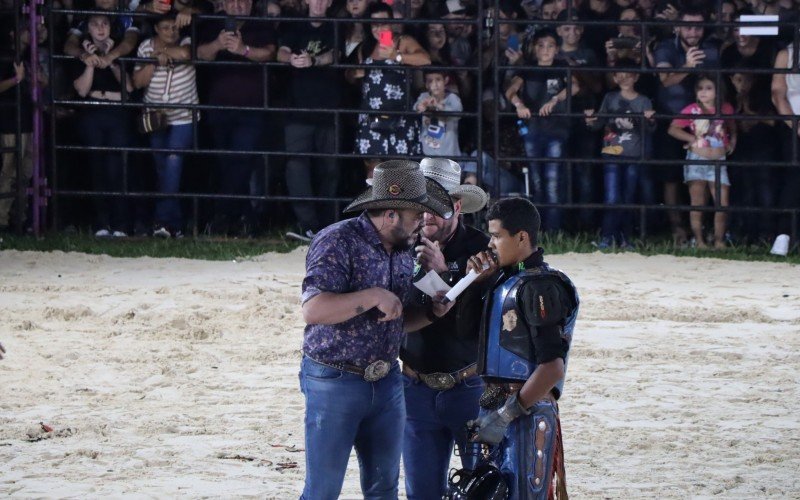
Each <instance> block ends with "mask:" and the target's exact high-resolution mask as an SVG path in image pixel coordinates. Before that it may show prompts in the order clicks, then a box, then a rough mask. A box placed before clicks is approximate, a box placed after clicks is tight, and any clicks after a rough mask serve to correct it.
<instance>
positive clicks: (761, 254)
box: [0, 231, 800, 264]
mask: <svg viewBox="0 0 800 500" xmlns="http://www.w3.org/2000/svg"><path fill="white" fill-rule="evenodd" d="M594 239H596V238H595V237H594V236H592V235H588V234H577V235H576V234H564V233H558V234H555V235H550V234H545V235H543V236H542V239H541V243H540V244H541V246H543V247H544V248H545V250H546V251H547V254H562V253H568V252H576V253H592V252H597V251H598V250H597V248H596V247H595V246H594V245H593V243H592V241H593V240H594ZM299 246H301V244H300V243H298V242H295V241H292V240H287V239H286V238H284V237H283V233H282V232H279V231H276V232H273V233H270V234H268V235H266V236H264V237H260V238H253V239H247V238H244V239H239V238H215V237H204V236H201V237H198V238H197V239H193V238H189V237H187V238H182V239H178V240H175V239H169V240H163V239H157V238H133V237H131V238H125V239H107V238H104V239H100V238H95V237H94V236H92V235H90V234H86V233H83V234H81V233H78V234H65V233H48V234H46V235H44V236H43V237H41V238H34V237H32V236H17V235H13V234H5V235H2V237H0V250H29V251H38V252H49V251H56V250H60V251H62V252H82V253H88V254H105V255H110V256H112V257H156V258H164V257H180V258H185V259H200V260H233V259H237V260H243V259H247V258H248V257H252V256H256V255H261V254H264V253H268V252H279V253H285V252H290V251H292V250H294V249H295V248H297V247H299ZM769 250H770V245H769V244H768V243H767V242H764V243H762V244H761V245H749V246H744V245H740V246H731V247H729V248H728V249H726V250H722V251H715V250H697V249H694V248H675V247H674V246H673V245H672V242H671V240H669V239H667V238H656V237H653V238H649V239H647V240H645V241H641V242H637V244H636V246H635V248H634V249H632V250H626V251H627V252H635V253H639V254H642V255H675V256H681V257H700V258H719V259H729V260H743V261H767V262H788V263H792V264H800V254H799V253H798V251H797V248H796V247H795V248H793V249H792V252H791V253H790V254H789V256H788V257H780V256H777V255H771V254H770V253H769ZM603 252H604V253H622V252H623V250H620V249H615V248H612V249H608V250H603Z"/></svg>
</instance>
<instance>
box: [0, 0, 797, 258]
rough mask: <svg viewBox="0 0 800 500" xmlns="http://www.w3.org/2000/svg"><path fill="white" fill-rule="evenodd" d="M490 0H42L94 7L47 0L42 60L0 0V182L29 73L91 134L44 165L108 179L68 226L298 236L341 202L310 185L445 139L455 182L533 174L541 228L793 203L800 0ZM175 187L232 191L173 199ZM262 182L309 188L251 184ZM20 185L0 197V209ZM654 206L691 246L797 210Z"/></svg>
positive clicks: (76, 138) (72, 126)
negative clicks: (747, 27) (285, 199)
mask: <svg viewBox="0 0 800 500" xmlns="http://www.w3.org/2000/svg"><path fill="white" fill-rule="evenodd" d="M12 4H13V2H10V1H9V0H3V1H1V2H0V8H2V9H6V10H3V12H11V11H10V10H7V9H8V8H9V7H10V6H13V5H12ZM482 4H483V5H484V8H483V9H482V10H479V6H478V5H477V4H476V3H475V2H474V1H473V0H394V1H389V0H383V1H379V0H267V1H263V0H262V1H255V2H254V0H214V1H205V0H166V1H164V0H149V1H148V0H56V1H55V2H53V4H52V5H53V7H54V8H55V9H74V10H93V11H98V12H95V13H93V14H77V13H76V14H67V13H64V12H56V13H54V14H52V15H50V16H48V19H49V21H50V22H51V24H52V25H42V26H41V29H40V31H39V33H38V38H39V41H40V44H41V51H40V53H41V56H40V65H39V67H38V68H31V67H30V64H28V60H27V59H26V58H25V57H24V56H25V54H26V52H27V50H28V49H29V47H28V45H29V40H30V36H29V33H28V31H27V29H28V28H27V25H26V26H25V27H23V28H22V29H21V30H20V33H16V31H15V27H16V25H15V23H14V16H13V15H6V16H5V17H4V18H3V20H2V23H1V24H2V33H0V34H1V35H2V39H3V45H2V54H1V55H0V57H2V59H0V65H1V67H0V105H1V106H4V107H3V108H2V109H3V112H2V119H0V134H2V147H3V148H4V153H3V164H2V165H3V166H2V171H0V193H5V192H11V191H13V190H14V189H15V187H14V186H15V185H16V184H17V183H18V182H21V183H26V182H27V181H28V180H29V178H30V143H31V140H30V132H31V123H30V115H31V112H30V111H31V102H30V97H29V95H27V94H28V92H26V89H28V88H29V87H30V82H31V79H32V78H37V79H38V81H39V83H40V84H41V86H42V87H44V89H45V97H46V99H45V101H46V102H48V103H52V102H53V101H56V104H55V105H52V106H48V108H47V111H48V113H49V115H48V116H49V118H50V119H52V120H54V123H55V125H54V126H53V127H52V130H54V131H55V137H48V138H47V139H48V140H49V141H55V142H56V144H58V145H62V144H73V145H83V146H89V147H92V148H95V149H92V150H89V151H79V150H76V149H75V148H63V149H62V148H56V149H55V150H56V160H57V161H56V162H55V164H56V165H57V171H56V172H55V174H54V175H55V182H56V184H57V186H59V187H60V188H61V189H67V190H69V189H72V190H74V191H93V192H99V193H108V195H106V196H93V197H92V198H91V199H92V204H91V206H88V205H84V204H83V202H82V200H81V199H80V198H79V197H75V198H70V199H69V200H66V201H65V203H64V207H63V209H62V213H63V216H62V219H63V221H61V224H62V226H64V225H70V224H73V225H82V224H87V223H91V224H92V228H93V229H92V231H93V232H94V233H95V234H96V235H97V236H99V237H125V236H127V235H129V234H132V233H135V234H140V235H143V234H148V235H154V236H161V237H177V236H181V235H182V234H183V231H185V230H186V227H187V223H188V219H189V218H190V217H191V218H195V217H196V218H197V219H194V220H193V221H192V222H193V223H194V224H198V223H200V224H201V225H202V227H205V228H206V229H207V231H209V232H210V233H212V234H220V235H242V236H243V235H251V234H253V233H254V232H255V231H257V230H258V229H259V228H263V227H264V226H265V225H268V224H270V223H278V224H292V225H294V226H295V227H293V228H292V230H291V231H290V233H291V235H292V236H293V237H296V238H299V239H309V238H310V237H312V236H313V234H314V233H315V232H316V231H318V230H319V229H321V228H322V227H323V226H325V225H327V224H329V223H330V222H332V221H333V219H334V218H335V217H336V216H337V214H336V207H337V206H338V205H337V204H335V203H333V202H325V203H321V202H317V201H312V200H311V198H314V197H318V196H320V197H337V196H339V197H348V196H350V195H352V194H353V193H356V192H358V191H360V189H361V187H362V186H363V183H364V181H365V180H366V181H367V182H369V181H370V178H371V175H372V169H373V168H374V166H375V165H376V164H377V163H378V162H379V161H381V160H383V159H386V158H389V157H397V156H407V155H408V156H414V157H420V156H431V157H433V156H444V157H448V158H457V159H460V163H461V164H462V165H463V167H464V172H465V173H466V179H465V181H466V182H472V183H477V182H481V183H483V184H484V186H485V187H486V188H487V189H488V190H489V191H490V192H492V193H495V194H500V195H507V194H514V193H518V194H526V195H529V196H531V197H532V199H533V201H534V202H535V203H539V204H546V206H545V208H544V209H543V210H542V214H543V228H544V230H545V231H561V230H568V231H572V230H580V231H588V232H592V233H595V234H597V244H598V246H600V247H601V248H606V247H613V246H617V247H625V246H627V245H630V244H631V243H632V241H633V239H634V238H635V235H636V234H637V233H636V231H637V225H638V224H640V223H641V222H642V218H641V217H639V216H638V212H634V211H632V210H607V209H604V210H592V209H580V210H572V209H570V205H571V204H573V203H582V204H605V205H618V204H637V203H643V204H658V203H664V204H665V205H689V204H690V205H692V206H698V207H701V206H705V205H707V204H708V203H709V199H711V200H713V201H714V202H715V203H716V206H722V207H725V206H732V207H752V208H758V209H770V208H791V209H796V208H798V207H799V206H800V194H798V193H800V169H798V168H790V167H786V166H779V165H778V164H779V163H785V164H786V165H795V166H796V165H797V163H798V161H797V158H796V157H795V156H792V155H796V154H797V149H798V137H797V134H796V131H793V126H795V125H794V124H793V122H792V120H791V116H790V115H798V114H800V71H798V67H797V63H796V56H797V55H796V54H795V50H796V49H794V48H793V46H792V42H793V40H794V39H795V35H796V31H797V29H798V24H797V20H798V13H800V1H798V0H674V1H667V2H665V1H656V0H572V1H570V0H521V2H520V1H519V0H499V2H492V1H488V0H487V1H485V2H482ZM747 14H776V15H778V16H779V18H780V20H781V21H789V22H794V23H795V24H794V25H793V26H792V25H787V26H784V27H781V28H780V30H779V33H778V35H777V36H752V35H744V34H742V33H740V30H739V24H738V21H739V18H740V16H742V15H747ZM208 16H216V17H213V18H209V17H208ZM286 18H295V20H288V19H286ZM297 18H301V19H297ZM459 21H461V22H459ZM620 21H621V22H625V21H628V22H630V24H618V23H616V22H620ZM638 21H648V22H649V23H648V24H642V23H637V22H638ZM721 23H731V24H727V25H726V24H721ZM50 48H52V53H51V52H50V50H49V49H50ZM59 56H60V57H59ZM50 58H52V59H53V62H52V64H49V61H50ZM212 62H213V63H215V64H212ZM261 63H267V64H261ZM772 68H778V69H781V70H788V72H786V71H782V72H775V71H772ZM654 69H655V70H654ZM720 69H721V70H722V71H716V70H720ZM51 73H52V74H51ZM16 88H19V89H20V92H15V89H16ZM20 99H21V105H20V109H21V112H22V120H21V126H22V133H21V134H20V135H19V137H21V139H22V144H21V150H22V151H23V152H24V159H23V161H22V165H23V167H22V168H21V174H22V176H21V177H20V178H19V179H17V169H16V167H15V165H16V162H15V161H14V157H13V152H12V150H13V148H15V147H16V142H15V141H16V139H17V134H16V133H15V131H16V128H17V125H18V123H17V117H16V113H15V112H14V110H16V109H17V108H16V105H14V104H13V103H16V102H17V100H20ZM65 101H73V102H71V103H66V102H65ZM129 103H144V104H140V105H139V106H131V105H129ZM89 104H91V105H89ZM231 107H233V108H235V109H231ZM198 108H202V109H198ZM730 114H735V115H736V116H737V118H736V119H732V118H726V117H725V115H730ZM699 115H708V116H704V117H700V116H699ZM748 115H752V117H753V118H748ZM780 115H786V119H780ZM479 120H482V122H480V123H479ZM137 129H139V131H138V132H137ZM776 138H778V139H779V140H776ZM196 150H211V151H212V153H210V154H200V153H196V152H193V151H196ZM265 151H270V152H280V153H285V154H269V155H264V154H259V153H260V152H265ZM333 153H339V154H343V155H346V156H343V157H338V158H337V157H335V156H332V155H331V154H333ZM479 156H480V161H478V158H479ZM470 157H471V158H470ZM653 160H656V161H653ZM726 162H730V163H732V164H731V165H726ZM742 162H754V165H752V166H750V165H743V164H742ZM756 162H757V164H756ZM479 165H480V167H481V171H480V172H478V167H479ZM86 167H88V168H86ZM479 174H480V175H479ZM120 192H155V193H159V195H158V196H153V197H125V196H115V195H114V194H113V193H120ZM180 193H209V194H212V193H213V194H220V195H226V196H227V197H223V198H218V199H216V200H215V202H214V203H203V204H201V206H200V208H199V209H196V210H195V209H194V208H196V207H194V206H192V208H193V210H192V211H191V212H187V208H188V207H189V206H190V205H189V203H188V202H189V200H186V199H182V198H180V197H176V196H173V195H176V194H177V195H179V194H180ZM264 194H272V195H289V196H293V197H300V198H303V199H302V200H301V201H293V202H291V203H289V204H278V203H264V202H263V201H253V199H252V198H251V199H248V198H247V197H246V196H251V197H257V196H262V195H264ZM12 201H13V199H12V198H2V199H0V227H4V226H8V224H9V213H10V211H11V208H12ZM552 205H560V206H552ZM284 206H286V207H287V208H288V207H291V213H290V212H289V211H288V210H284V209H283V208H282V207H284ZM16 210H21V211H22V213H25V210H26V209H25V207H16ZM712 213H713V212H712ZM190 214H191V215H190ZM660 216H666V218H665V220H667V221H668V222H669V225H670V227H671V231H672V235H673V237H674V241H675V243H676V244H679V245H686V244H694V245H697V246H698V247H705V246H706V245H715V246H716V247H717V248H723V247H724V246H725V245H726V244H727V243H728V242H729V241H730V239H731V238H736V239H737V240H740V241H745V242H751V243H757V242H759V241H762V240H770V239H771V238H772V237H773V236H774V235H775V234H777V233H786V232H791V231H792V229H793V228H791V227H789V225H790V222H791V218H790V217H776V216H775V215H774V213H770V212H764V211H758V210H756V211H743V212H736V211H734V212H732V213H728V212H726V211H718V212H715V213H713V215H712V214H708V213H707V212H706V211H701V210H697V211H691V212H690V213H689V217H686V213H682V212H680V211H667V212H654V213H653V215H652V216H651V217H650V218H649V219H648V222H649V223H653V222H654V221H655V222H656V223H657V218H658V217H660ZM198 219H199V220H198ZM712 220H713V223H712ZM687 229H691V230H690V231H687ZM796 229H797V228H794V230H795V231H796Z"/></svg>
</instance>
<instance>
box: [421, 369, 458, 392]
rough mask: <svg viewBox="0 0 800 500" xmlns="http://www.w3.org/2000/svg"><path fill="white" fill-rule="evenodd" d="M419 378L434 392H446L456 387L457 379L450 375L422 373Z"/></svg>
mask: <svg viewBox="0 0 800 500" xmlns="http://www.w3.org/2000/svg"><path fill="white" fill-rule="evenodd" d="M419 378H420V379H421V380H422V382H424V383H425V385H427V386H428V387H430V388H431V389H433V390H434V391H446V390H448V389H452V388H453V386H455V385H456V379H455V378H453V376H452V375H450V374H449V373H420V374H419Z"/></svg>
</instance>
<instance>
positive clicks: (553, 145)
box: [523, 130, 564, 231]
mask: <svg viewBox="0 0 800 500" xmlns="http://www.w3.org/2000/svg"><path fill="white" fill-rule="evenodd" d="M523 141H524V144H525V156H527V157H528V158H561V156H562V149H563V147H564V139H561V138H558V137H553V136H551V135H549V134H545V133H542V132H541V131H535V130H532V131H530V132H528V135H526V136H525V137H524V138H523ZM529 169H530V179H531V183H532V184H533V186H531V189H532V191H533V202H534V203H536V204H538V203H560V202H563V201H564V196H563V192H564V187H563V186H562V183H563V175H561V171H562V170H563V166H562V165H561V164H560V163H559V162H557V161H545V162H531V163H530V165H529ZM561 217H562V215H561V209H559V208H546V209H544V210H542V229H544V230H547V231H559V230H560V229H561Z"/></svg>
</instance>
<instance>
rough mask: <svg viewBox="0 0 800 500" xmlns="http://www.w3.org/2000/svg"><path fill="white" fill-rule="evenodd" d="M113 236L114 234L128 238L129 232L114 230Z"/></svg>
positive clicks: (115, 236) (116, 236)
mask: <svg viewBox="0 0 800 500" xmlns="http://www.w3.org/2000/svg"><path fill="white" fill-rule="evenodd" d="M111 236H113V237H114V238H127V237H128V233H126V232H124V231H114V232H113V233H111Z"/></svg>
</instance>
